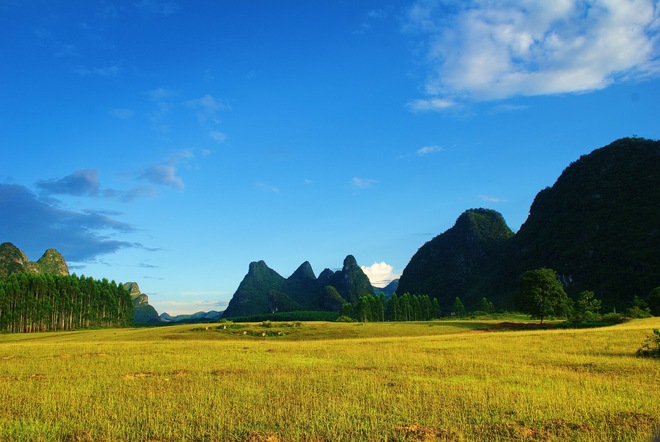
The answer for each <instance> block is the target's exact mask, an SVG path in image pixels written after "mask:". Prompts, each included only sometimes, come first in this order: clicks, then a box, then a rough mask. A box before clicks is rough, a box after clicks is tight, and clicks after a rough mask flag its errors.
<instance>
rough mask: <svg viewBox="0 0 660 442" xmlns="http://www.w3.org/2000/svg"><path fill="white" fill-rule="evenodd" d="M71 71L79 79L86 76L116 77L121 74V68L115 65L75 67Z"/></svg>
mask: <svg viewBox="0 0 660 442" xmlns="http://www.w3.org/2000/svg"><path fill="white" fill-rule="evenodd" d="M72 71H73V72H74V73H76V74H78V75H80V76H81V77H86V76H88V75H98V76H100V77H116V76H118V75H119V74H120V73H121V68H120V67H119V66H117V65H111V66H103V67H94V68H90V67H87V66H76V67H74V68H73V69H72Z"/></svg>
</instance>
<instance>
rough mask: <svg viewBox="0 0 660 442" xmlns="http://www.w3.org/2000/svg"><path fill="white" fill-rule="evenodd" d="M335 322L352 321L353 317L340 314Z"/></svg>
mask: <svg viewBox="0 0 660 442" xmlns="http://www.w3.org/2000/svg"><path fill="white" fill-rule="evenodd" d="M337 322H353V318H351V317H350V316H346V315H342V316H340V317H338V318H337Z"/></svg>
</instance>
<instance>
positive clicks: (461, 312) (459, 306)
mask: <svg viewBox="0 0 660 442" xmlns="http://www.w3.org/2000/svg"><path fill="white" fill-rule="evenodd" d="M451 310H452V311H453V312H454V313H455V314H456V316H458V317H459V318H460V317H462V316H465V313H466V311H465V306H464V305H463V303H462V302H461V298H459V297H458V296H457V297H456V299H455V300H454V304H453V305H452V306H451Z"/></svg>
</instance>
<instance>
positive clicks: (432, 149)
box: [415, 145, 444, 157]
mask: <svg viewBox="0 0 660 442" xmlns="http://www.w3.org/2000/svg"><path fill="white" fill-rule="evenodd" d="M443 150H444V148H443V147H442V146H435V145H434V146H424V147H420V148H419V149H417V150H416V151H415V153H416V154H417V155H418V156H420V157H425V156H428V155H432V154H434V153H438V152H442V151H443Z"/></svg>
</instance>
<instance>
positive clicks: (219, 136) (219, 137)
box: [209, 130, 227, 144]
mask: <svg viewBox="0 0 660 442" xmlns="http://www.w3.org/2000/svg"><path fill="white" fill-rule="evenodd" d="M209 136H210V137H211V138H212V139H213V141H215V142H216V143H219V144H220V143H224V142H225V141H226V140H227V135H225V134H224V133H222V132H220V131H219V130H211V131H209Z"/></svg>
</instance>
